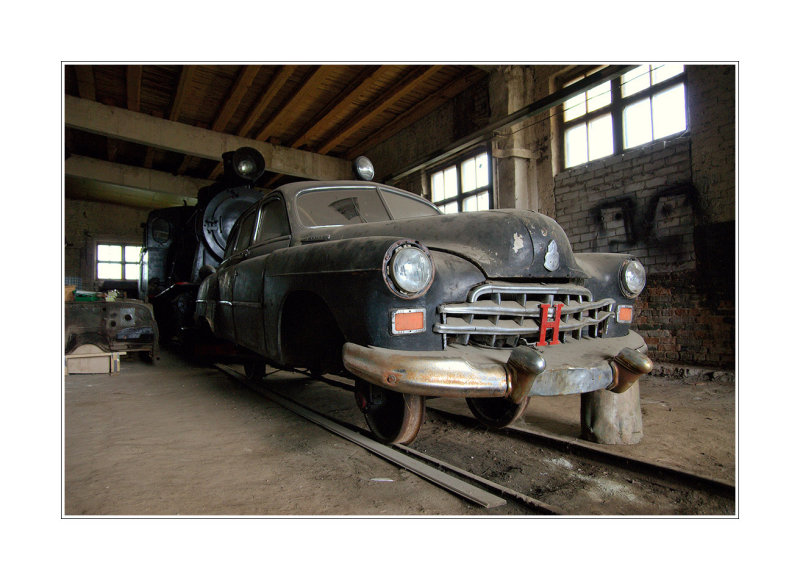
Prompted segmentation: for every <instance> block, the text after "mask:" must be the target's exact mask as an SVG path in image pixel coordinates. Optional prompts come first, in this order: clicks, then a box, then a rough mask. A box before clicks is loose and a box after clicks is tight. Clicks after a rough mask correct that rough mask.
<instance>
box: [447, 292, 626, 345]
mask: <svg viewBox="0 0 800 580" xmlns="http://www.w3.org/2000/svg"><path fill="white" fill-rule="evenodd" d="M543 304H547V305H550V308H549V317H550V321H552V320H553V318H552V317H553V316H554V312H555V310H556V308H557V306H558V305H559V304H561V317H560V320H559V333H558V334H559V342H562V343H563V342H572V341H573V340H579V339H581V338H599V337H602V336H603V334H604V333H605V330H606V327H607V325H608V320H609V318H610V317H611V315H612V313H613V310H614V300H613V299H612V298H604V299H601V300H596V301H595V300H593V299H592V293H591V292H589V290H587V289H586V288H583V287H582V286H578V285H577V284H513V283H505V282H489V283H486V284H481V285H480V286H476V287H475V288H473V289H472V290H471V291H470V292H469V295H468V296H467V301H466V302H461V303H458V304H442V305H441V306H439V308H438V313H439V322H438V323H436V324H434V326H433V331H434V332H438V333H440V334H442V335H443V338H444V341H445V345H447V344H451V343H457V344H478V345H482V346H489V347H494V348H513V347H515V346H517V345H519V344H530V345H533V344H536V343H537V342H538V341H539V340H540V338H541V336H540V324H541V318H542V310H543V309H542V308H541V306H542V305H543ZM551 333H552V331H548V332H547V337H548V342H550V341H551V340H552V338H551Z"/></svg>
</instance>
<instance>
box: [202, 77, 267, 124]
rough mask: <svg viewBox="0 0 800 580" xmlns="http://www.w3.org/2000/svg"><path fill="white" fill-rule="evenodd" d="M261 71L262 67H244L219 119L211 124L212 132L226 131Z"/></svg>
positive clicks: (218, 115) (219, 114)
mask: <svg viewBox="0 0 800 580" xmlns="http://www.w3.org/2000/svg"><path fill="white" fill-rule="evenodd" d="M260 69H261V67H260V66H258V65H247V66H243V67H242V70H241V71H240V72H239V76H238V77H237V79H236V83H234V85H233V88H232V89H231V91H230V93H228V96H227V97H226V98H225V102H224V103H223V105H222V108H221V109H220V111H219V113H218V114H217V118H216V119H214V122H213V123H212V124H211V130H212V131H220V132H224V131H225V129H226V128H227V126H228V123H229V122H230V120H231V118H232V117H233V114H234V113H235V112H236V109H238V108H239V105H240V104H241V103H242V99H244V97H245V95H246V94H247V91H249V90H250V87H251V86H252V85H253V81H254V80H255V78H256V75H257V74H258V71H259V70H260Z"/></svg>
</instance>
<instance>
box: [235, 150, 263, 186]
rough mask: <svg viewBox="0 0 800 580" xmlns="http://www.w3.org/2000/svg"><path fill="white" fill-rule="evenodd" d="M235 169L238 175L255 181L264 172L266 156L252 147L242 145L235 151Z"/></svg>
mask: <svg viewBox="0 0 800 580" xmlns="http://www.w3.org/2000/svg"><path fill="white" fill-rule="evenodd" d="M232 165H233V171H234V172H235V173H236V176H237V177H239V178H241V179H245V180H247V181H250V182H253V181H255V180H256V179H258V178H259V177H261V175H262V174H263V173H264V168H265V167H266V163H265V162H264V157H263V156H262V155H261V153H259V152H258V151H257V150H255V149H253V148H252V147H241V148H239V149H237V150H236V151H234V152H233V159H232Z"/></svg>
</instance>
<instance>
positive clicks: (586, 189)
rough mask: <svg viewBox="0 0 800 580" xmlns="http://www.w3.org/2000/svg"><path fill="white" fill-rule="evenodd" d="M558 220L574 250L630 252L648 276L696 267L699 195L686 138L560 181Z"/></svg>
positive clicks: (602, 162) (560, 177)
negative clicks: (642, 265)
mask: <svg viewBox="0 0 800 580" xmlns="http://www.w3.org/2000/svg"><path fill="white" fill-rule="evenodd" d="M555 191H556V196H555V204H556V219H557V221H558V222H559V223H560V224H561V226H562V227H563V228H564V230H565V231H566V232H567V235H568V236H569V238H570V241H571V242H572V247H573V250H575V251H576V252H625V253H630V254H633V255H634V256H636V257H637V258H639V260H641V262H642V263H643V264H644V265H645V267H646V268H647V271H648V273H651V274H652V273H659V272H673V271H676V270H692V269H694V267H695V254H694V235H693V232H694V228H695V225H696V222H697V219H698V218H697V215H696V213H697V211H696V208H697V204H698V201H697V191H696V190H695V189H694V187H693V185H692V168H691V147H690V142H689V140H688V139H685V138H683V139H676V140H674V141H671V142H669V143H663V142H658V143H653V144H651V145H649V146H646V147H642V148H640V149H636V150H634V151H630V152H627V153H624V154H622V155H617V156H614V157H611V158H609V159H605V160H600V161H597V162H594V163H591V164H589V165H586V166H583V167H580V168H577V169H573V170H571V171H564V172H561V173H559V174H558V175H556V177H555Z"/></svg>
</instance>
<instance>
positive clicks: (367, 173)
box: [353, 155, 375, 181]
mask: <svg viewBox="0 0 800 580" xmlns="http://www.w3.org/2000/svg"><path fill="white" fill-rule="evenodd" d="M353 168H354V169H355V172H356V175H357V176H358V178H359V179H363V180H364V181H370V180H371V179H372V178H373V177H375V168H374V167H373V166H372V161H370V160H369V159H367V158H366V157H364V156H363V155H362V156H361V157H356V160H355V161H353Z"/></svg>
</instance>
